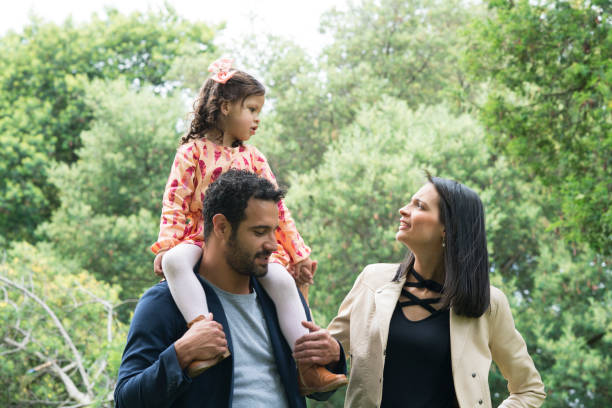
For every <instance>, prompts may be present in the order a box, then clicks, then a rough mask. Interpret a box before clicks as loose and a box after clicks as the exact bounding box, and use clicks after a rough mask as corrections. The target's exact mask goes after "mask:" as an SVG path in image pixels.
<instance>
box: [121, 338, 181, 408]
mask: <svg viewBox="0 0 612 408" xmlns="http://www.w3.org/2000/svg"><path fill="white" fill-rule="evenodd" d="M190 383H191V380H190V379H189V377H187V376H186V375H185V374H184V373H183V370H182V368H181V366H180V365H179V361H178V358H177V355H176V352H175V349H174V346H170V347H168V348H167V349H166V350H164V351H163V352H162V353H161V354H160V355H159V359H157V360H156V361H154V362H153V363H152V364H147V362H146V361H144V360H143V359H142V358H139V357H138V356H134V357H133V358H132V359H128V360H124V361H123V363H122V364H121V368H120V370H119V380H118V381H117V387H116V388H115V407H116V408H139V407H143V408H145V407H147V408H148V407H169V406H171V405H172V403H173V402H174V401H175V400H176V399H177V398H178V397H179V396H180V395H181V394H182V393H183V392H184V391H185V390H186V388H187V387H188V385H189V384H190Z"/></svg>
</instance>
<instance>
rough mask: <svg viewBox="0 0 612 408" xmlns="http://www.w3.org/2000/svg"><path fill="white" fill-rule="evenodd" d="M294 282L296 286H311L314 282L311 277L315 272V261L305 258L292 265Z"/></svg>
mask: <svg viewBox="0 0 612 408" xmlns="http://www.w3.org/2000/svg"><path fill="white" fill-rule="evenodd" d="M294 270H295V282H296V283H297V285H298V286H304V285H312V284H313V283H314V281H313V280H312V277H313V276H314V274H315V271H316V270H317V261H313V260H312V259H310V258H306V259H304V260H303V261H300V262H298V263H296V264H295V265H294Z"/></svg>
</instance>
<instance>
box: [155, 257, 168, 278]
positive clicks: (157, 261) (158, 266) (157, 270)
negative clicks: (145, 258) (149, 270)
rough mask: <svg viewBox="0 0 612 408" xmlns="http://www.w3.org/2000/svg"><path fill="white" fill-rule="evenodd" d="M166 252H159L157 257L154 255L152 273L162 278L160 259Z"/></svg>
mask: <svg viewBox="0 0 612 408" xmlns="http://www.w3.org/2000/svg"><path fill="white" fill-rule="evenodd" d="M166 252H167V251H159V252H158V253H157V255H155V260H154V261H153V272H155V274H156V275H157V276H159V277H163V276H164V271H163V270H162V258H163V257H164V254H165V253H166Z"/></svg>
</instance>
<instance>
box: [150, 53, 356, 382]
mask: <svg viewBox="0 0 612 408" xmlns="http://www.w3.org/2000/svg"><path fill="white" fill-rule="evenodd" d="M232 62H233V60H232V59H220V60H217V61H215V62H214V63H212V64H211V66H210V67H209V71H210V72H212V76H211V77H210V78H208V79H207V80H206V82H205V83H204V85H203V86H202V89H201V90H200V94H199V96H198V99H197V100H196V103H195V112H194V119H193V121H192V122H191V126H190V128H189V131H188V132H187V134H186V135H185V136H183V137H182V139H181V145H180V147H179V148H178V151H177V153H176V156H175V159H174V164H173V166H172V169H171V171H170V176H169V178H168V183H167V185H166V191H165V192H164V199H163V209H162V215H161V222H160V232H159V237H158V240H157V242H156V243H155V244H153V246H152V247H151V250H152V251H153V252H154V253H155V254H156V257H155V261H154V268H155V270H156V272H157V273H161V272H162V271H163V274H164V276H165V277H166V280H167V281H168V287H169V288H170V292H171V294H172V297H173V298H174V301H175V302H176V305H177V306H178V308H179V310H180V311H181V313H182V315H183V317H184V318H185V321H186V322H188V326H191V325H192V324H193V323H195V322H196V321H198V320H203V319H205V318H209V317H208V316H209V312H208V308H207V304H206V296H205V294H204V290H203V289H202V286H201V285H200V284H199V282H198V279H197V278H196V276H195V275H194V273H193V267H194V265H195V264H196V262H197V261H198V260H199V259H200V257H201V255H202V249H203V248H202V245H203V222H202V202H203V201H204V194H205V193H206V189H207V187H208V186H209V185H210V183H212V182H213V181H214V180H215V179H216V178H217V177H219V175H220V174H221V173H223V172H225V171H227V170H229V169H246V170H249V171H252V172H254V173H256V174H258V175H261V176H262V177H265V178H267V179H268V180H270V181H272V182H273V183H274V184H276V179H275V177H274V174H272V171H271V169H270V167H269V165H268V163H267V161H266V159H265V157H264V156H263V155H262V154H261V153H260V152H259V151H258V150H257V149H256V148H255V147H253V146H250V145H243V142H245V141H247V140H249V139H250V137H251V136H253V135H254V134H255V132H256V131H257V128H258V126H259V114H260V112H261V109H262V107H263V104H264V95H265V88H264V87H263V85H262V84H261V83H260V82H259V81H257V80H256V79H255V78H253V77H252V76H251V75H249V74H247V73H245V72H242V71H238V70H234V69H232V66H231V64H232ZM278 209H279V229H278V230H277V232H276V236H277V241H278V243H279V246H278V250H277V251H276V252H275V253H274V254H273V255H272V256H271V258H270V259H271V261H270V264H269V266H268V273H267V274H266V276H264V277H261V278H258V279H259V282H260V283H261V285H262V286H263V287H264V288H265V289H266V292H267V293H268V294H269V295H270V297H271V298H272V300H273V301H274V303H275V305H276V310H277V312H278V320H279V323H280V327H281V330H282V332H283V335H284V336H285V338H286V340H287V343H288V344H289V345H290V347H291V348H292V349H293V347H294V345H295V341H296V340H297V339H298V338H299V337H301V336H302V335H304V334H306V333H307V332H308V330H307V329H306V328H304V327H303V326H302V325H301V322H302V321H303V320H306V314H305V312H304V308H303V306H302V303H301V301H300V298H299V294H298V290H297V287H296V284H295V281H294V278H293V277H292V275H291V274H290V273H289V272H288V271H287V269H286V268H287V267H289V266H290V267H291V268H292V269H293V274H294V275H295V276H296V280H298V282H308V283H310V282H311V281H312V275H313V273H314V270H315V268H316V262H314V261H312V260H311V259H310V257H309V256H310V248H308V247H307V246H306V245H305V244H304V241H303V240H302V237H301V236H300V234H299V233H298V231H297V229H296V227H295V224H294V222H293V220H292V219H291V215H290V213H289V210H288V209H287V207H285V204H284V202H283V201H281V202H280V203H279V205H278ZM228 355H229V353H228V354H227V355H223V356H219V357H218V358H216V359H214V360H208V361H197V362H194V363H192V364H191V365H190V367H189V368H188V372H189V375H190V376H192V377H193V376H196V375H198V374H200V373H201V372H202V371H204V370H206V369H207V368H209V367H211V366H212V365H214V364H216V363H218V362H219V361H220V360H222V359H223V358H225V357H227V356H228ZM298 370H299V376H298V377H299V378H300V387H301V390H302V391H303V392H304V393H310V392H314V391H328V390H331V389H335V388H338V387H339V386H341V385H343V384H346V377H345V376H339V375H336V374H332V373H331V372H329V371H328V370H326V369H325V368H324V367H321V366H313V367H301V366H298Z"/></svg>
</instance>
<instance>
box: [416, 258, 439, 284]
mask: <svg viewBox="0 0 612 408" xmlns="http://www.w3.org/2000/svg"><path fill="white" fill-rule="evenodd" d="M413 254H414V270H415V271H417V272H418V273H419V274H420V275H421V276H422V277H423V278H425V279H430V280H434V281H436V282H438V283H440V284H444V278H445V272H444V258H443V253H442V252H441V251H440V252H439V253H435V254H434V253H421V254H417V253H415V252H413Z"/></svg>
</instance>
